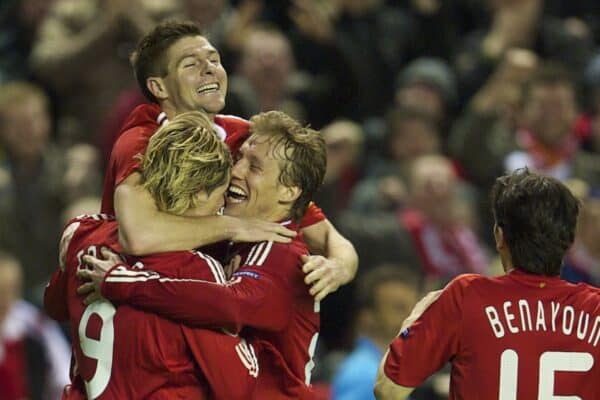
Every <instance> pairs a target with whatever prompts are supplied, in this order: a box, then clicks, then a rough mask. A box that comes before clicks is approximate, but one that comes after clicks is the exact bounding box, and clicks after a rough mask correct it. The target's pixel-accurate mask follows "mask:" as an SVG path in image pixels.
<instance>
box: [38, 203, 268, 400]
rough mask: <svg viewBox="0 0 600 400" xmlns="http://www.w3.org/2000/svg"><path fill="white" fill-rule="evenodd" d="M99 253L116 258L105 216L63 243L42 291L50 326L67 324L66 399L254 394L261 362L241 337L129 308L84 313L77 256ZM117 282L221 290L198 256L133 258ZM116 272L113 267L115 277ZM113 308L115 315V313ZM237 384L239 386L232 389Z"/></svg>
mask: <svg viewBox="0 0 600 400" xmlns="http://www.w3.org/2000/svg"><path fill="white" fill-rule="evenodd" d="M101 246H107V247H109V248H111V249H112V250H113V251H117V252H118V251H119V250H120V249H119V245H118V243H117V224H116V221H115V220H114V218H113V217H111V216H107V215H105V214H98V215H93V216H85V217H79V218H75V219H73V220H71V221H70V223H69V224H68V225H67V227H66V229H65V231H64V233H63V238H62V240H61V249H60V251H61V266H60V269H59V270H57V271H56V273H55V274H54V276H53V278H52V280H51V282H50V283H49V285H48V287H47V288H46V292H45V298H44V305H45V308H46V310H47V312H48V314H49V315H50V316H52V317H53V318H55V319H59V320H62V319H69V321H70V323H71V334H72V338H73V353H74V361H75V363H74V366H73V368H72V371H71V377H72V386H71V388H70V389H69V390H67V391H66V393H67V394H66V395H65V396H64V397H65V398H67V399H79V398H91V399H102V400H108V399H142V398H143V399H145V398H152V399H173V398H186V399H187V398H190V399H192V398H193V399H204V398H214V399H223V400H225V399H232V398H237V399H245V398H246V395H247V393H248V392H250V391H252V390H253V389H254V386H253V385H254V383H255V382H256V378H257V376H258V362H257V358H256V354H255V351H254V348H253V346H252V345H249V344H248V343H247V342H246V341H245V340H244V339H241V338H240V337H238V336H235V335H230V334H224V333H222V332H219V331H216V330H215V331H212V330H207V329H191V328H188V327H185V326H181V325H179V324H176V323H174V322H172V321H170V320H167V319H163V318H160V317H159V316H157V315H154V314H150V313H146V312H143V311H140V310H138V309H135V308H133V307H130V306H127V305H118V304H116V305H113V304H112V303H110V302H108V301H106V300H101V301H96V302H94V303H92V304H90V305H88V306H85V305H84V304H83V301H82V300H83V298H82V297H81V296H78V295H77V293H76V288H77V287H78V286H79V285H80V284H81V283H82V282H81V281H80V280H79V279H78V278H77V277H76V272H77V270H78V269H79V268H85V266H84V265H83V264H82V256H83V255H85V254H91V255H96V254H98V256H100V248H101ZM129 262H130V263H131V264H132V265H133V269H132V270H131V271H121V272H120V273H119V271H117V272H114V273H115V274H116V275H118V278H116V279H119V280H122V281H124V282H127V281H130V280H144V279H149V273H148V272H146V271H147V268H152V270H154V271H160V272H161V273H163V274H164V277H165V279H173V280H178V279H187V278H196V279H204V280H207V281H210V282H216V283H221V284H222V283H224V282H225V279H226V278H225V274H224V272H223V269H222V267H221V265H220V264H219V263H218V262H217V261H216V260H214V259H213V258H211V257H210V256H208V255H206V254H204V253H201V252H198V251H182V252H171V253H162V254H156V255H151V256H147V257H142V258H131V259H130V260H129ZM118 268H119V267H117V269H118ZM115 306H116V308H115ZM230 379H234V380H235V381H236V385H230V384H229V380H230Z"/></svg>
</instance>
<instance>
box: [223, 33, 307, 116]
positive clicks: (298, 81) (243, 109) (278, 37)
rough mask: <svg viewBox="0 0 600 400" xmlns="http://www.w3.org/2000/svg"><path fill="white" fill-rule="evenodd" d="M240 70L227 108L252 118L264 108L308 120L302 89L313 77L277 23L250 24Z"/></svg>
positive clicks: (235, 113) (238, 65)
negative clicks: (305, 71)
mask: <svg viewBox="0 0 600 400" xmlns="http://www.w3.org/2000/svg"><path fill="white" fill-rule="evenodd" d="M240 53H241V54H240V58H239V62H238V64H237V67H236V73H235V74H233V75H232V76H231V77H230V79H229V88H228V93H227V96H228V99H227V106H226V108H225V111H226V112H228V113H231V114H234V115H239V116H240V117H243V118H250V117H251V116H253V115H255V114H258V113H259V112H262V111H270V110H281V111H284V112H286V113H287V114H289V115H291V116H293V117H294V118H297V119H299V120H306V109H305V106H304V105H303V104H302V103H301V102H300V101H299V98H298V97H299V96H300V95H301V94H302V92H306V91H307V90H309V89H310V88H311V86H312V85H311V81H310V77H309V76H308V75H306V74H302V73H299V72H298V71H297V70H296V67H295V60H294V54H293V53H292V48H291V46H290V43H289V40H288V39H287V37H286V36H285V35H284V34H283V33H282V32H281V31H279V30H278V29H276V28H274V27H260V26H257V27H253V28H248V30H247V32H246V35H245V37H244V39H243V41H242V43H241V48H240Z"/></svg>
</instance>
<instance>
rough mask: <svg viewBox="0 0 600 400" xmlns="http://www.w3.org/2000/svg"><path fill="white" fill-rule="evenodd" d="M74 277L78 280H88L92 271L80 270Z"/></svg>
mask: <svg viewBox="0 0 600 400" xmlns="http://www.w3.org/2000/svg"><path fill="white" fill-rule="evenodd" d="M75 275H76V276H77V277H78V278H79V279H90V277H91V275H92V271H90V270H89V269H80V270H78V271H77V272H76V273H75Z"/></svg>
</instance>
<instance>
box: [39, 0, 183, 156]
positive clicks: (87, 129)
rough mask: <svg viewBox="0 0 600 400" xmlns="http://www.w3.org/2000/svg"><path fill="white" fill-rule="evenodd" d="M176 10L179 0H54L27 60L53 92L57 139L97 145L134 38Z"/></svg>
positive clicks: (123, 83) (126, 73) (124, 79)
mask: <svg viewBox="0 0 600 400" xmlns="http://www.w3.org/2000/svg"><path fill="white" fill-rule="evenodd" d="M179 12H180V3H179V1H177V0H168V1H153V0H129V1H125V0H109V1H102V0H56V2H55V3H54V4H53V6H52V8H51V10H50V13H49V15H48V17H47V18H46V19H45V21H44V22H43V24H42V26H41V27H40V30H39V34H38V37H37V40H36V42H35V43H34V45H33V50H32V54H31V59H30V65H31V68H32V70H33V71H34V73H35V74H36V76H38V77H39V79H41V80H42V81H43V82H44V83H46V84H47V85H49V86H50V87H52V89H53V91H54V92H55V93H56V95H57V96H56V98H57V99H58V101H59V104H58V111H59V112H58V116H59V118H58V123H59V128H58V133H59V136H60V137H59V139H60V142H61V143H64V144H73V143H77V142H81V141H83V142H87V143H92V144H96V141H97V137H98V135H99V134H100V130H99V129H100V127H101V126H102V124H101V123H102V121H103V120H104V118H105V116H106V115H105V113H106V111H107V110H108V109H109V106H110V105H111V104H112V103H113V102H114V101H115V97H116V96H117V94H118V93H120V92H121V91H123V89H125V88H127V87H128V83H129V82H130V80H131V72H130V69H129V64H128V60H129V59H128V57H129V52H130V50H131V48H132V47H133V45H134V43H135V42H136V41H137V39H138V38H139V37H140V36H141V35H142V34H144V33H146V32H147V31H149V30H150V29H151V28H152V27H153V26H154V24H155V23H156V22H157V21H160V20H162V19H164V18H166V17H174V16H176V15H180V14H179Z"/></svg>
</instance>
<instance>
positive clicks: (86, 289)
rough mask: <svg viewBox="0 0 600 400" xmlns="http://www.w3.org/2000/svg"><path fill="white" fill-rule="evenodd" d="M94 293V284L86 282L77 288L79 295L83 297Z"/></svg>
mask: <svg viewBox="0 0 600 400" xmlns="http://www.w3.org/2000/svg"><path fill="white" fill-rule="evenodd" d="M93 291H94V284H93V283H92V282H86V283H84V284H82V285H81V286H79V287H78V288H77V294H78V295H80V296H83V295H85V294H88V293H90V292H93Z"/></svg>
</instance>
